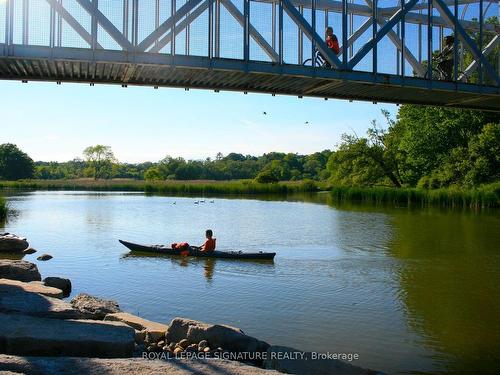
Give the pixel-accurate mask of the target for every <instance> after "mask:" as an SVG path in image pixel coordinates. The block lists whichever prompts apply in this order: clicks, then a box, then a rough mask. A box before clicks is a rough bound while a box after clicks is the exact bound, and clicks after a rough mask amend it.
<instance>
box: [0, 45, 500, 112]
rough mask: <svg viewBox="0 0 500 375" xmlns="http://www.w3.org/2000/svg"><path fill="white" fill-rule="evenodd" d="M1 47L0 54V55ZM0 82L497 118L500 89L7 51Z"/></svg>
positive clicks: (259, 66) (192, 59)
mask: <svg viewBox="0 0 500 375" xmlns="http://www.w3.org/2000/svg"><path fill="white" fill-rule="evenodd" d="M2 47H5V46H3V45H2V44H0V51H2V50H3V48H2ZM8 49H9V53H8V55H7V56H6V55H5V54H4V55H3V56H2V55H0V79H7V80H28V81H53V82H56V81H63V82H87V83H106V84H121V85H123V84H127V85H146V86H159V87H182V88H200V89H211V90H227V91H242V92H259V93H269V94H283V95H295V96H311V97H321V98H338V99H349V100H365V101H376V102H391V103H413V104H430V105H440V106H450V107H462V108H463V107H467V108H473V109H482V110H494V111H500V99H499V98H500V96H499V94H500V88H498V87H489V86H483V87H482V86H479V85H472V84H465V83H453V82H443V81H429V80H425V79H421V78H413V77H402V76H397V75H389V74H373V73H370V72H354V71H340V70H335V69H325V68H312V67H308V66H301V65H286V64H285V65H279V64H275V63H266V62H254V61H249V62H245V61H243V60H232V59H222V58H207V57H198V56H183V55H176V56H172V55H168V54H158V53H129V52H124V51H113V50H98V51H90V50H88V49H78V48H67V47H65V48H57V47H55V48H54V47H53V48H49V47H39V46H24V45H14V46H12V45H11V46H8Z"/></svg>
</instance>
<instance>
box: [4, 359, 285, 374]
mask: <svg viewBox="0 0 500 375" xmlns="http://www.w3.org/2000/svg"><path fill="white" fill-rule="evenodd" d="M2 371H13V372H15V373H24V374H27V375H39V374H65V375H81V374H106V375H150V374H168V375H193V374H203V375H222V374H223V375H279V373H278V372H276V371H270V370H263V369H260V368H256V367H252V366H247V365H244V364H243V363H239V362H233V361H226V360H214V359H210V360H194V359H179V360H176V359H172V360H169V361H150V360H147V359H141V358H130V359H98V358H45V357H43V358H38V357H16V356H10V355H1V354H0V372H2Z"/></svg>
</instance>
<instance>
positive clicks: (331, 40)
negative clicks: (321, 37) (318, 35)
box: [326, 35, 340, 55]
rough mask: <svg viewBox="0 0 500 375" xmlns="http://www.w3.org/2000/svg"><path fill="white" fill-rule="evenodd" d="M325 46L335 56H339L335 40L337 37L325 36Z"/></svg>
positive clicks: (337, 44) (337, 43)
mask: <svg viewBox="0 0 500 375" xmlns="http://www.w3.org/2000/svg"><path fill="white" fill-rule="evenodd" d="M326 45H327V46H328V48H330V49H331V50H332V51H333V52H334V53H335V54H336V55H338V54H339V52H340V48H339V41H338V40H337V37H336V36H335V35H332V36H327V37H326Z"/></svg>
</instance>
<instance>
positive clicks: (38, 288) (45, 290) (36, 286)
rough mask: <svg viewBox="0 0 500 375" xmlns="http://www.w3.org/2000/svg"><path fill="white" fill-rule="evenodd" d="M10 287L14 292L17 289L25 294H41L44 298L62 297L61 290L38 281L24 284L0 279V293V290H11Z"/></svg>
mask: <svg viewBox="0 0 500 375" xmlns="http://www.w3.org/2000/svg"><path fill="white" fill-rule="evenodd" d="M12 287H15V288H16V290H17V288H18V289H21V290H23V291H25V292H29V293H38V294H43V295H44V296H48V297H53V298H62V297H63V291H62V290H61V289H58V288H53V287H50V286H46V285H44V284H43V283H41V282H40V281H31V282H29V283H25V282H23V281H18V280H10V279H0V292H1V291H2V289H9V290H11V289H13V288H12Z"/></svg>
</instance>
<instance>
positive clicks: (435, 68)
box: [424, 59, 468, 83]
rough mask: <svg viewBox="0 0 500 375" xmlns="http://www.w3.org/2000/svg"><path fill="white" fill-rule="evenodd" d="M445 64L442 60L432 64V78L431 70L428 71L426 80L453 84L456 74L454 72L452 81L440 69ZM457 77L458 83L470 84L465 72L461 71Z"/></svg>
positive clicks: (425, 76)
mask: <svg viewBox="0 0 500 375" xmlns="http://www.w3.org/2000/svg"><path fill="white" fill-rule="evenodd" d="M443 62H444V60H442V59H437V60H434V61H433V64H432V69H431V76H430V77H429V70H426V72H425V75H424V79H432V80H437V81H448V82H452V81H453V80H454V74H453V72H452V74H451V79H450V77H449V76H448V74H447V73H446V72H445V71H444V70H443V69H441V67H440V66H441V64H442V63H443ZM457 77H458V81H460V82H464V83H467V82H468V77H467V76H466V75H465V74H464V72H463V71H460V70H459V71H458V74H457Z"/></svg>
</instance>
